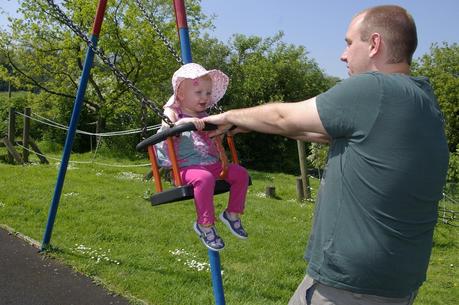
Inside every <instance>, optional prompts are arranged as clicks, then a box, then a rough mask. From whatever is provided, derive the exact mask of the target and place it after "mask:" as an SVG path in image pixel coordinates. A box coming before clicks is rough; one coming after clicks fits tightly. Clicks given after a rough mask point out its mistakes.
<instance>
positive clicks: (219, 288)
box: [207, 250, 225, 305]
mask: <svg viewBox="0 0 459 305" xmlns="http://www.w3.org/2000/svg"><path fill="white" fill-rule="evenodd" d="M207 252H208V254H209V262H210V272H211V273H212V288H213V290H214V297H215V304H216V305H225V295H224V293H223V282H222V271H221V265H220V253H218V252H217V251H212V250H207Z"/></svg>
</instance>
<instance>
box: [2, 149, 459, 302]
mask: <svg viewBox="0 0 459 305" xmlns="http://www.w3.org/2000/svg"><path fill="white" fill-rule="evenodd" d="M0 154H4V151H2V150H0ZM54 158H56V159H57V160H59V159H60V156H56V155H55V156H54ZM91 158H92V156H91V155H89V154H84V155H75V154H74V155H72V157H71V161H79V162H85V161H90V160H91ZM31 159H32V160H34V157H31ZM50 161H51V162H50V165H38V164H37V163H32V165H24V166H22V165H8V164H5V163H0V224H4V225H7V226H9V227H11V228H13V229H14V230H16V231H18V232H21V233H22V234H24V235H27V236H29V237H31V238H33V239H35V240H37V241H39V242H41V240H42V237H43V233H44V229H45V225H46V221H47V215H48V210H49V206H50V202H51V198H52V195H53V192H54V186H55V183H56V177H57V173H58V166H57V165H56V163H58V162H59V161H54V160H50ZM96 161H97V162H99V163H101V164H94V163H71V165H70V166H69V168H68V171H67V175H66V179H65V184H64V189H63V191H62V197H61V200H60V204H59V209H58V212H57V217H56V222H55V225H54V231H53V235H52V238H51V245H52V248H51V250H50V251H49V255H52V256H53V257H56V258H58V259H59V260H61V261H63V262H65V263H66V264H68V265H71V266H72V267H74V268H75V269H76V270H78V271H80V272H82V273H84V274H86V275H88V276H92V277H95V278H97V280H98V281H100V282H102V283H103V284H104V285H106V286H107V287H108V288H109V289H111V290H113V291H115V292H117V293H120V294H122V295H125V296H128V297H129V298H131V299H132V303H133V304H137V303H142V302H140V301H139V300H142V301H143V302H145V303H147V304H155V305H162V304H189V305H192V304H213V303H214V300H213V293H212V288H211V281H210V271H209V266H208V264H207V262H208V257H207V250H206V248H204V246H203V245H202V244H201V242H200V241H199V239H198V238H197V236H196V234H195V233H194V231H193V229H192V223H193V221H194V219H195V210H194V206H193V204H192V202H191V201H186V202H179V203H173V204H168V205H163V206H158V207H152V206H150V204H149V202H148V201H147V200H146V199H145V198H147V197H148V194H149V193H150V192H151V191H152V189H153V185H152V183H151V182H145V181H143V175H144V174H145V173H146V171H147V170H148V167H134V166H133V165H134V162H132V161H127V160H114V159H104V158H102V157H98V158H97V159H96ZM140 163H148V161H146V160H144V161H143V162H140ZM102 164H116V165H122V166H131V167H114V166H107V165H102ZM251 176H252V181H253V185H252V186H251V187H250V190H249V194H248V199H247V209H246V214H245V215H244V218H243V219H244V222H245V227H246V228H247V230H248V232H249V235H250V238H249V239H248V240H247V241H240V240H238V239H236V238H235V237H233V236H232V235H231V234H230V233H229V232H228V230H226V228H224V226H223V224H222V223H221V222H219V223H217V229H218V230H219V233H220V234H221V236H222V237H223V239H224V240H225V243H226V248H225V250H224V251H223V252H221V262H222V270H223V284H224V289H225V298H226V302H227V304H234V305H236V304H238V305H239V304H247V305H249V304H250V305H256V304H260V305H261V304H264V305H266V304H286V303H287V302H288V300H289V297H290V296H291V294H292V293H293V291H294V290H295V288H296V286H297V285H298V283H299V282H300V280H301V279H302V278H303V275H304V270H305V267H306V263H305V262H304V260H303V258H302V257H303V252H304V249H305V245H306V242H307V238H308V235H309V231H310V228H311V221H312V216H313V204H312V203H310V202H297V201H296V181H295V177H294V176H291V175H285V174H280V173H262V172H254V171H251ZM311 183H312V187H313V194H315V190H316V187H317V184H318V181H317V180H316V179H311ZM271 185H273V186H275V187H276V194H277V198H265V197H264V196H263V195H264V192H265V188H266V187H267V186H271ZM215 200H216V203H215V206H216V210H217V212H219V211H221V210H222V209H223V208H224V207H225V204H226V200H227V195H226V194H224V195H218V196H216V199H215ZM452 208H453V209H455V210H457V209H458V206H457V205H456V206H454V205H453V206H452ZM458 249H459V228H455V227H452V226H449V225H445V224H441V223H439V224H438V225H437V230H436V233H435V245H434V248H433V253H432V260H431V264H430V268H429V273H428V280H427V282H426V283H425V285H423V287H422V288H421V290H420V293H419V296H418V298H417V300H416V302H415V304H416V305H422V304H425V305H433V304H442V305H455V304H458V303H459V301H458V300H459V286H458V285H459V271H458V270H459V269H458V268H459V255H458ZM143 304H144V303H143Z"/></svg>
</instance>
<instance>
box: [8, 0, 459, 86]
mask: <svg viewBox="0 0 459 305" xmlns="http://www.w3.org/2000/svg"><path fill="white" fill-rule="evenodd" d="M111 1H113V0H111ZM185 1H186V0H185ZM1 2H2V5H1V9H0V10H3V11H5V12H6V13H8V14H12V13H14V11H15V9H16V8H17V0H1ZM201 3H202V7H203V10H204V12H205V13H206V14H208V15H212V14H214V15H215V16H216V17H215V19H214V24H215V30H214V31H212V32H210V34H211V35H212V36H214V37H216V38H218V39H219V40H221V41H223V42H228V40H229V39H230V37H231V36H232V35H233V34H235V33H238V34H244V35H256V36H260V37H263V38H266V37H271V36H273V35H274V34H276V33H277V32H278V31H283V32H284V34H285V36H284V38H283V41H284V42H286V43H292V44H295V45H302V46H304V47H305V48H306V50H307V51H308V53H309V54H308V55H309V57H310V58H313V59H315V60H316V61H317V63H318V64H319V66H320V68H321V69H323V70H324V71H325V73H327V74H329V75H332V76H338V77H341V78H345V77H347V72H346V67H345V64H344V63H342V62H340V60H339V56H340V55H341V53H342V51H343V50H344V47H345V43H344V35H345V33H346V29H347V26H348V24H349V21H350V20H351V18H352V16H353V15H354V14H355V13H357V12H359V11H361V10H362V9H365V8H367V7H370V6H374V5H381V4H397V5H400V6H403V7H405V8H406V9H407V10H408V11H409V12H410V13H411V14H412V15H413V17H414V19H415V21H416V24H417V29H418V39H419V44H418V49H417V51H416V53H415V54H414V57H415V58H417V57H419V56H421V55H423V54H425V53H428V52H429V48H430V46H431V44H432V43H435V42H436V43H440V44H441V43H442V42H448V43H458V42H459V17H458V12H459V1H458V0H436V1H420V0H405V1H391V2H387V1H377V0H359V1H356V0H351V1H339V0H321V1H317V0H316V1H308V0H263V1H262V0H202V1H201ZM0 19H1V20H0V25H1V26H4V25H5V23H6V21H5V16H4V15H1V16H0Z"/></svg>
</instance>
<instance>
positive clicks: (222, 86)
mask: <svg viewBox="0 0 459 305" xmlns="http://www.w3.org/2000/svg"><path fill="white" fill-rule="evenodd" d="M204 75H209V76H210V78H211V79H212V93H211V96H210V105H209V107H211V106H214V105H215V104H217V102H218V101H219V100H220V99H221V98H222V97H223V95H225V92H226V89H227V88H228V83H229V77H228V76H227V75H226V74H225V73H223V72H222V71H220V70H206V69H205V68H204V67H203V66H201V65H199V64H195V63H189V64H186V65H183V66H181V67H180V69H178V70H177V71H175V73H174V75H173V76H172V88H173V89H174V94H173V95H172V96H171V97H170V98H169V100H168V101H167V103H166V104H165V105H164V107H171V106H172V105H174V104H175V102H176V95H177V89H178V88H179V86H180V84H181V83H182V81H183V80H184V79H187V78H188V79H196V78H200V77H202V76H204Z"/></svg>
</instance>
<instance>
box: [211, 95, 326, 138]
mask: <svg viewBox="0 0 459 305" xmlns="http://www.w3.org/2000/svg"><path fill="white" fill-rule="evenodd" d="M204 120H205V121H206V122H208V123H212V124H215V125H218V126H219V128H218V130H217V131H216V132H214V133H215V134H217V133H222V132H225V131H227V130H229V129H230V128H231V127H232V126H233V125H235V126H237V127H238V128H239V129H240V130H242V131H245V132H247V131H257V132H261V133H269V134H279V135H283V136H286V137H290V138H294V139H299V140H305V141H312V142H328V139H329V136H328V134H327V132H326V131H325V128H324V127H323V125H322V122H321V120H320V117H319V113H318V112H317V107H316V98H315V97H314V98H311V99H309V100H306V101H302V102H296V103H269V104H265V105H261V106H256V107H251V108H242V109H235V110H230V111H227V112H224V113H221V114H217V115H213V116H209V117H206V118H204Z"/></svg>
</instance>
